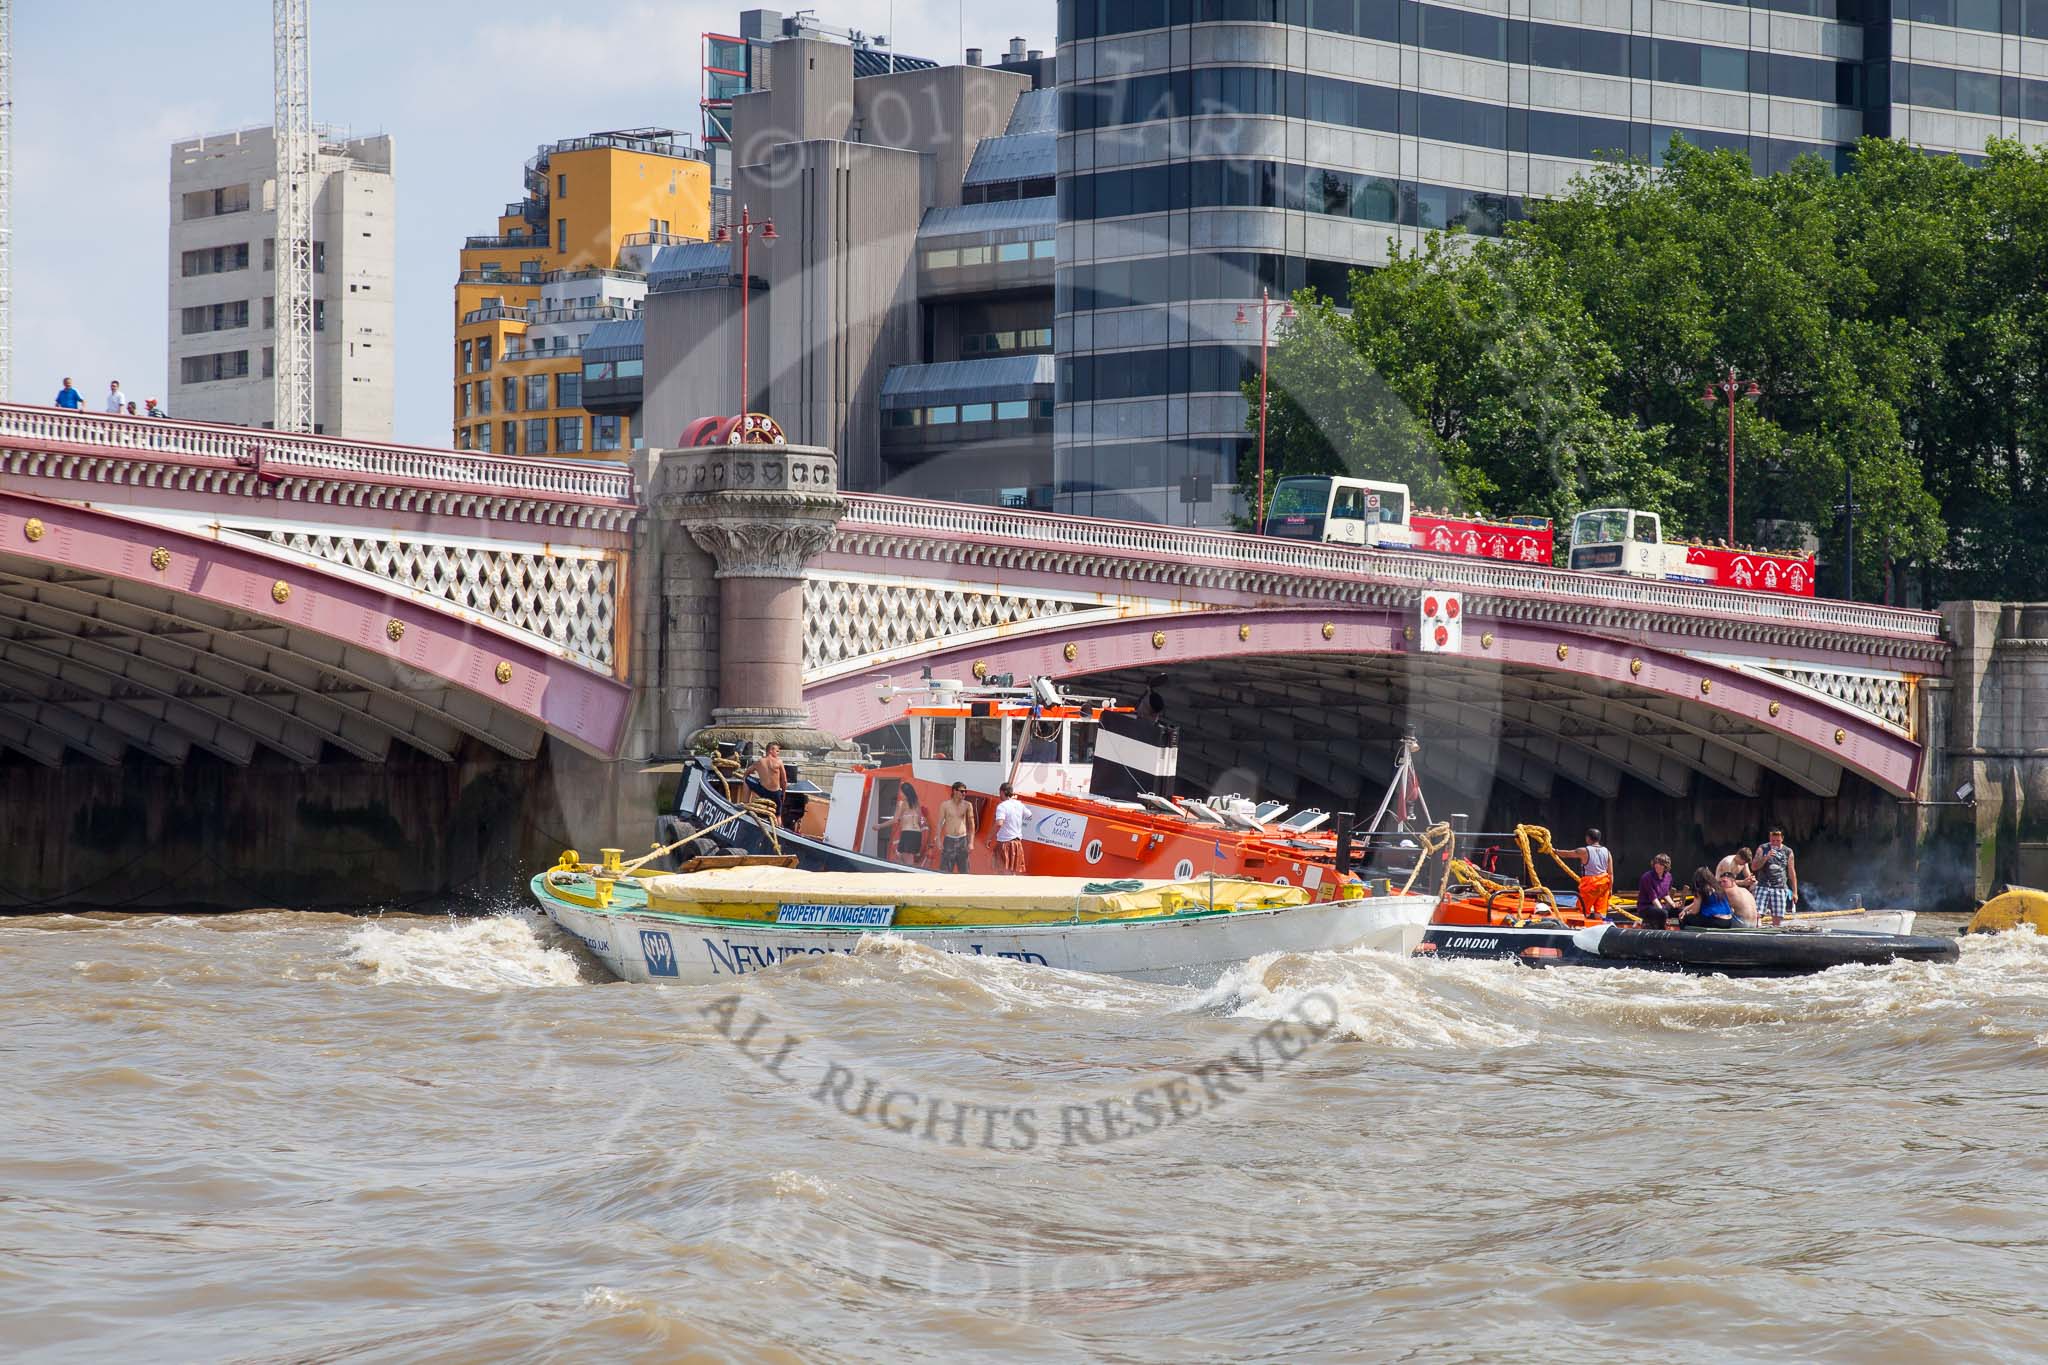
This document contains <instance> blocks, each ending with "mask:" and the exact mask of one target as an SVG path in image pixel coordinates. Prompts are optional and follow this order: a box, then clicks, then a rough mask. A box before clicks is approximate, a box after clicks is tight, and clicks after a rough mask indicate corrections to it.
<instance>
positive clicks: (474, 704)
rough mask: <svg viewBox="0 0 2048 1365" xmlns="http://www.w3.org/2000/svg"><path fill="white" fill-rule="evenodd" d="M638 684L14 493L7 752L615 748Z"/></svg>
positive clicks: (3, 563)
mask: <svg viewBox="0 0 2048 1365" xmlns="http://www.w3.org/2000/svg"><path fill="white" fill-rule="evenodd" d="M629 705H630V689H629V688H628V686H627V684H626V683H624V682H623V681H620V680H618V679H616V678H612V677H607V676H604V675H603V674H601V673H599V672H596V671H593V670H592V669H591V668H590V667H588V666H587V664H586V663H585V662H583V661H580V660H578V659H577V658H576V657H575V656H574V655H573V653H571V652H570V651H568V650H565V649H562V648H560V647H558V646H553V645H551V644H550V643H549V642H548V641H546V640H544V639H542V638H540V637H538V636H534V635H532V634H530V633H527V632H524V631H521V630H518V629H515V628H512V627H510V626H507V625H505V624H503V623H500V622H497V621H493V620H491V619H489V618H486V617H483V616H480V615H478V614H476V613H472V612H465V611H462V610H460V609H458V608H456V607H454V606H453V605H451V604H449V603H447V602H445V601H441V600H439V599H436V598H434V597H432V596H431V595H430V594H427V593H423V592H409V591H406V590H405V589H404V588H402V587H400V586H398V585H395V584H394V585H391V586H389V587H381V586H379V585H378V584H377V583H376V582H375V581H374V580H370V579H368V578H367V577H366V576H364V575H360V574H350V573H348V572H346V571H343V570H338V569H336V568H334V567H332V566H330V565H328V564H326V563H324V562H322V561H320V560H317V559H313V558H310V557H307V556H304V555H298V554H294V553H292V552H290V551H289V550H286V549H283V548H281V547H271V546H266V545H263V544H261V543H249V542H244V541H231V540H228V539H226V538H224V537H222V536H220V535H207V534H203V533H199V532H195V531H192V530H190V529H178V528H171V527H166V526H162V525H153V524H151V523H150V522H148V521H145V520H142V519H139V518H134V517H128V516H121V515H115V514H112V513H109V512H105V511H101V510H97V509H94V508H92V507H88V506H81V505H78V504H74V503H69V502H55V501H49V500H46V499H42V498H34V497H28V496H24V495H21V494H18V493H0V745H5V746H6V747H9V748H12V749H14V750H16V751H18V752H20V753H23V754H25V755H27V756H29V757H31V758H33V759H36V760H37V761H39V762H43V763H49V764H55V763H59V762H61V761H62V760H63V757H64V754H65V752H66V751H67V750H75V751H77V752H80V753H83V754H85V755H86V756H87V757H89V758H92V759H96V760H98V761H101V762H105V763H117V762H119V761H121V758H122V754H123V751H124V750H125V748H127V747H128V746H130V745H133V746H134V747H137V748H140V749H142V750H143V751H144V752H147V753H150V754H153V755H155V756H156V757H158V758H160V759H163V760H165V761H169V762H177V761H180V760H182V759H183V758H184V757H185V755H186V754H187V753H189V752H190V751H191V750H192V749H194V748H198V749H202V750H205V751H208V752H211V753H214V754H216V755H218V756H220V757H222V758H224V759H227V760H228V761H230V762H234V763H246V762H248V761H250V759H251V758H252V757H253V756H254V754H255V752H256V750H257V749H258V748H259V747H261V748H267V749H271V750H274V751H276V752H278V753H281V754H283V755H284V756H285V757H287V758H289V759H292V760H294V761H297V762H300V763H308V764H310V763H314V762H318V761H319V760H320V758H321V756H322V750H323V746H325V745H329V744H331V745H334V746H336V747H337V748H339V749H340V750H342V751H343V752H346V753H349V754H352V755H354V756H356V757H359V758H364V759H370V760H373V761H374V760H380V759H382V758H383V757H384V756H385V755H386V754H387V753H388V752H389V749H390V747H391V745H392V744H393V743H394V742H401V743H404V744H406V745H408V746H410V747H412V748H415V749H418V750H420V751H422V752H424V753H426V754H428V755H430V756H433V757H437V758H442V759H448V758H452V757H454V756H455V753H456V750H457V749H458V747H459V746H460V744H461V742H462V740H463V739H464V738H465V737H472V738H475V739H477V740H481V741H482V742H484V743H486V744H488V745H490V746H492V747H493V748H496V749H498V750H500V751H502V752H504V753H507V754H510V755H513V756H515V757H532V756H533V755H534V754H536V753H538V751H539V749H540V746H541V742H542V740H543V739H545V738H547V737H550V736H552V737H554V738H558V739H561V740H563V741H565V742H567V743H569V744H571V745H574V746H575V747H577V748H578V749H581V750H584V751H586V752H588V753H591V754H594V755H599V756H606V757H608V756H611V755H614V754H616V753H617V752H618V750H619V747H620V744H621V741H622V738H623V735H624V731H625V725H626V719H627V713H628V708H629Z"/></svg>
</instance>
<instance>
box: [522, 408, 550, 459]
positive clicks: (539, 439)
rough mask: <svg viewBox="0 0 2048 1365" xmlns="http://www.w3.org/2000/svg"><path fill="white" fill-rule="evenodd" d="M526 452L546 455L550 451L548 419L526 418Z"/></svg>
mask: <svg viewBox="0 0 2048 1365" xmlns="http://www.w3.org/2000/svg"><path fill="white" fill-rule="evenodd" d="M526 453H527V454H529V455H545V454H547V453H548V419H547V418H545V417H529V418H527V419H526Z"/></svg>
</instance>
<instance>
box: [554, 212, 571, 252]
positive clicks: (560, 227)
mask: <svg viewBox="0 0 2048 1365" xmlns="http://www.w3.org/2000/svg"><path fill="white" fill-rule="evenodd" d="M568 249H569V220H568V219H567V218H557V219H555V254H556V255H561V254H562V253H564V252H566V251H568Z"/></svg>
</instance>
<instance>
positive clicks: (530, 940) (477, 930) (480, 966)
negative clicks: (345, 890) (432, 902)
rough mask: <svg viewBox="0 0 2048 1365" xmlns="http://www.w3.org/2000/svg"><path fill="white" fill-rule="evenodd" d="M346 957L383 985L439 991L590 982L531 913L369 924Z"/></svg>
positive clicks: (351, 941)
mask: <svg viewBox="0 0 2048 1365" xmlns="http://www.w3.org/2000/svg"><path fill="white" fill-rule="evenodd" d="M344 957H345V958H346V960H347V961H348V962H350V963H351V964H353V965H354V966H357V967H361V968H364V969H365V970H368V971H371V972H374V973H375V974H376V980H377V984H378V985H380V986H387V985H431V986H440V987H443V988H445V989H448V990H457V991H476V992H484V993H495V992H498V991H507V990H533V989H540V988H547V987H561V986H579V985H582V984H583V969H582V964H581V963H580V962H579V961H578V960H577V958H576V957H575V955H574V954H572V953H571V952H570V951H569V950H568V949H567V948H564V947H560V946H556V945H554V944H551V943H550V942H549V941H548V936H547V932H546V930H545V929H544V928H543V926H542V925H541V924H539V923H537V922H535V921H534V920H533V919H531V918H529V917H527V916H524V915H493V916H491V917H490V918H488V919H469V920H441V921H437V922H434V923H431V924H403V925H399V926H397V927H393V926H390V925H385V924H366V925H364V926H363V927H362V928H360V929H357V930H356V931H355V932H354V933H352V934H350V935H349V936H348V939H347V942H346V945H345V951H344Z"/></svg>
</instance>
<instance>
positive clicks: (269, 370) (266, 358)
mask: <svg viewBox="0 0 2048 1365" xmlns="http://www.w3.org/2000/svg"><path fill="white" fill-rule="evenodd" d="M276 376H277V350H276V348H275V347H271V346H265V347H264V348H263V377H264V378H265V379H274V378H276Z"/></svg>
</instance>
